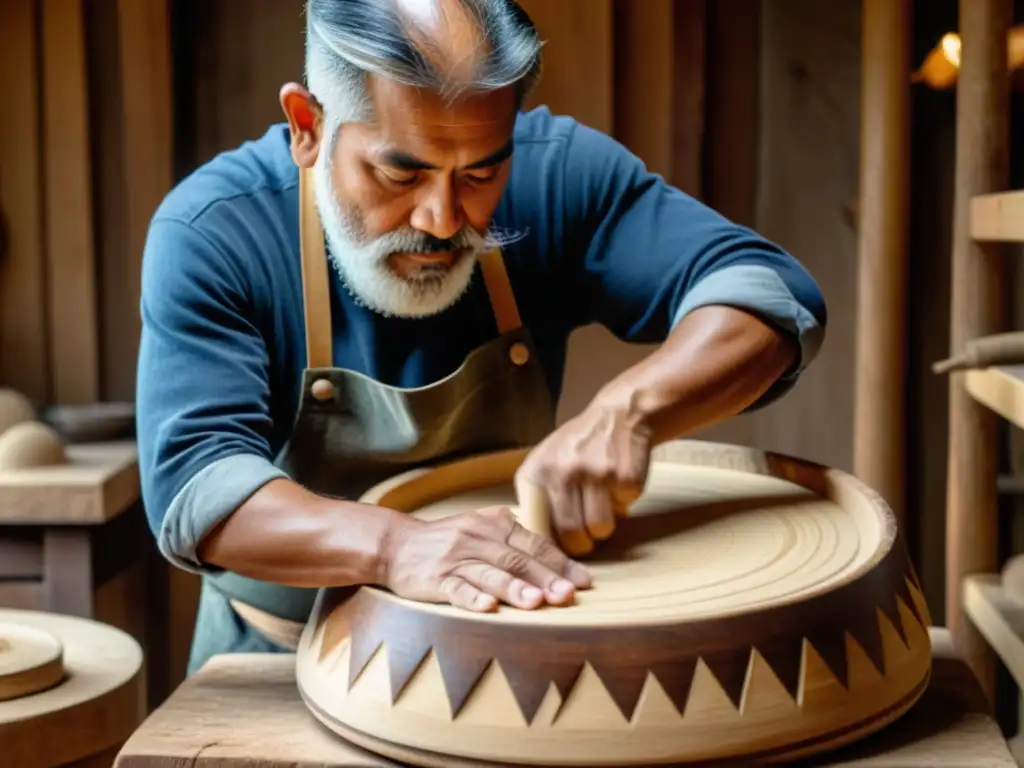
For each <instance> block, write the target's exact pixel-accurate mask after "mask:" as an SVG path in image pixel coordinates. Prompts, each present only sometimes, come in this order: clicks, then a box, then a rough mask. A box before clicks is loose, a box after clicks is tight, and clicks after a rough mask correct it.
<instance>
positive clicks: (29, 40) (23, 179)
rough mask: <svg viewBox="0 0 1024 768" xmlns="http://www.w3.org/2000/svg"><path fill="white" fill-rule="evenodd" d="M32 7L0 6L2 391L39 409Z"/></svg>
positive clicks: (42, 314)
mask: <svg viewBox="0 0 1024 768" xmlns="http://www.w3.org/2000/svg"><path fill="white" fill-rule="evenodd" d="M37 31H38V30H37V19H36V5H35V3H30V2H3V3H0V79H2V80H3V84H4V104H6V105H7V106H8V108H9V110H10V111H9V113H8V114H6V115H5V119H3V120H0V216H2V226H3V241H2V249H0V386H9V387H14V388H15V389H16V390H18V391H20V392H22V393H23V394H25V395H26V396H28V397H29V398H31V399H33V400H34V401H36V402H37V403H40V404H41V403H43V402H45V401H46V400H47V399H48V398H49V395H50V392H49V366H48V364H47V339H46V277H45V272H44V247H43V218H42V217H43V211H42V179H41V178H40V163H39V156H40V141H39V66H38V63H37V56H38V52H39V51H38V35H37Z"/></svg>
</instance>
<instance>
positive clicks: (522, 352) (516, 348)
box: [508, 341, 530, 365]
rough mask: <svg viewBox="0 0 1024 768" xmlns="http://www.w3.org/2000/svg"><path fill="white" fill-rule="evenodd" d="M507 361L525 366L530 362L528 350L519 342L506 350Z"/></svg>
mask: <svg viewBox="0 0 1024 768" xmlns="http://www.w3.org/2000/svg"><path fill="white" fill-rule="evenodd" d="M508 356H509V359H510V360H512V362H513V363H515V364H516V365H526V363H527V362H529V360H530V350H529V349H528V348H527V347H526V345H525V344H523V343H522V342H521V341H517V342H516V343H515V344H513V345H512V346H511V347H509V348H508Z"/></svg>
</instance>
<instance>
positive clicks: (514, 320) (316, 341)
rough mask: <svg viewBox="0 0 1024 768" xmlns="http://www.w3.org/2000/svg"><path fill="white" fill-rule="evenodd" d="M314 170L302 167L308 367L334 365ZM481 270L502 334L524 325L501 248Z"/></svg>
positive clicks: (490, 254)
mask: <svg viewBox="0 0 1024 768" xmlns="http://www.w3.org/2000/svg"><path fill="white" fill-rule="evenodd" d="M314 194H315V192H314V186H313V169H312V168H300V169H299V251H300V254H301V264H302V301H303V305H304V307H305V319H306V366H307V367H308V368H330V367H331V366H332V365H333V362H334V354H333V343H332V339H331V292H330V280H329V275H328V264H327V249H326V246H325V244H324V231H323V226H322V224H321V222H320V214H319V212H318V211H317V207H316V199H315V198H314ZM478 261H479V262H480V272H481V274H482V275H483V278H484V286H485V287H486V288H487V295H488V297H489V298H490V301H491V309H492V310H493V312H494V320H495V322H496V323H497V326H498V332H499V333H508V332H509V331H514V330H516V329H517V328H519V327H521V326H522V324H523V322H522V319H521V318H520V317H519V307H518V306H517V305H516V297H515V294H514V293H513V291H512V282H511V281H510V280H509V277H508V270H506V269H505V260H504V259H503V258H502V255H501V249H500V248H495V249H494V250H491V251H487V252H486V253H483V254H481V255H480V257H479V259H478Z"/></svg>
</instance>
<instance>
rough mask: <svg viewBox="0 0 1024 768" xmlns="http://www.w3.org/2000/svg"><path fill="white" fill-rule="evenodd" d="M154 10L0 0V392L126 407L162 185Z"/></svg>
mask: <svg viewBox="0 0 1024 768" xmlns="http://www.w3.org/2000/svg"><path fill="white" fill-rule="evenodd" d="M169 44H170V38H169V17H168V14H167V13H166V8H165V5H164V3H163V2H149V1H142V2H133V1H132V0H95V2H90V3H88V4H85V3H82V2H80V0H18V1H17V2H4V3H0V72H2V73H3V77H4V83H5V88H6V95H7V99H5V103H6V104H7V107H8V109H9V112H8V113H5V119H4V120H2V121H0V215H2V217H3V218H2V222H3V230H4V234H5V237H4V245H3V250H2V252H0V384H2V385H4V386H11V387H14V388H16V389H18V390H20V391H22V392H24V393H25V394H26V395H28V396H29V397H31V398H32V399H33V400H34V401H36V403H38V404H40V405H42V404H46V403H52V402H59V403H75V404H77V403H89V402H95V401H96V400H100V399H108V400H111V399H114V400H130V399H131V398H132V397H133V391H134V370H135V354H136V350H137V340H138V328H139V325H138V295H139V265H140V261H141V259H140V254H141V249H142V243H143V240H144V238H145V233H146V229H147V227H148V225H149V217H150V215H151V214H152V211H153V209H154V208H155V207H156V205H157V204H158V203H159V201H160V199H161V198H162V196H163V195H164V194H165V193H166V191H167V190H168V189H169V188H170V185H171V183H172V181H173V179H172V171H173V168H172V165H171V159H172V153H173V131H172V128H173V123H172V120H171V110H172V103H171V98H170V93H171V83H172V78H171V60H170V49H169Z"/></svg>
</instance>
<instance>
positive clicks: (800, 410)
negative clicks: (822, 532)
mask: <svg viewBox="0 0 1024 768" xmlns="http://www.w3.org/2000/svg"><path fill="white" fill-rule="evenodd" d="M760 13H761V60H760V67H759V74H760V78H761V83H760V120H759V133H760V139H759V149H758V161H759V169H758V191H757V216H756V220H755V224H756V227H757V229H758V230H759V231H760V232H761V233H762V234H764V235H765V236H766V237H768V238H770V239H772V240H774V241H775V242H777V243H779V244H780V245H781V246H782V247H784V248H786V249H788V250H789V251H790V252H791V253H792V254H793V255H794V256H796V258H798V259H799V260H800V261H801V262H803V264H804V265H805V266H806V267H807V268H808V269H809V270H810V272H811V273H812V274H813V275H814V277H815V279H816V280H817V282H818V284H819V285H820V286H821V290H822V292H823V294H824V296H825V300H826V302H827V304H828V313H829V328H828V336H827V340H826V342H825V344H824V346H823V347H822V349H821V352H820V354H819V356H818V359H817V360H816V361H815V362H814V364H813V365H812V366H811V367H810V369H808V370H807V372H806V373H804V375H803V376H802V377H801V380H800V382H799V383H798V384H797V385H796V387H795V388H794V390H793V391H792V392H791V393H790V394H789V395H788V396H787V397H786V398H784V399H783V400H781V401H780V402H778V403H775V404H773V405H771V406H769V407H768V408H766V409H764V410H763V411H761V412H760V413H757V414H754V415H753V417H754V419H755V420H756V442H755V444H756V446H757V447H759V448H765V449H770V450H775V451H779V452H781V453H787V454H792V455H796V456H803V457H807V458H810V459H813V460H814V461H817V462H821V463H823V464H827V465H829V466H832V467H836V468H839V469H846V470H849V469H852V459H853V450H852V448H853V445H852V441H851V440H850V435H851V434H852V428H853V381H854V356H853V350H854V346H855V314H856V313H855V307H856V296H855V293H854V291H853V290H852V286H855V285H856V282H857V239H858V238H857V232H856V229H855V227H854V226H853V222H852V221H851V220H850V218H849V215H848V206H849V203H850V201H852V200H854V199H856V196H857V190H858V186H859V180H858V168H857V157H858V153H859V151H860V102H859V99H858V98H857V96H856V94H857V93H859V91H860V46H861V35H860V15H861V2H860V0H833V1H832V2H828V3H822V2H818V0H772V2H770V3H762V4H761V9H760Z"/></svg>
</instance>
